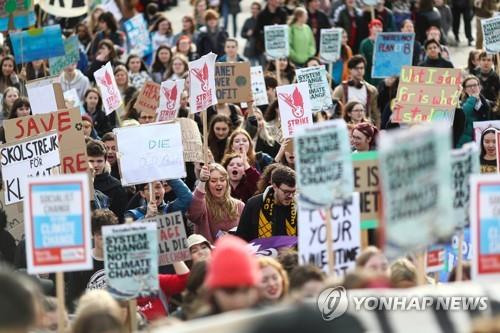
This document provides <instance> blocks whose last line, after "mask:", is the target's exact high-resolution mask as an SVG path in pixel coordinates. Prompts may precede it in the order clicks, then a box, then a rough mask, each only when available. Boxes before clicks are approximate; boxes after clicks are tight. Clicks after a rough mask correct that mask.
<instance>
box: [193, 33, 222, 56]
mask: <svg viewBox="0 0 500 333" xmlns="http://www.w3.org/2000/svg"><path fill="white" fill-rule="evenodd" d="M201 30H202V31H201V32H200V35H199V36H198V41H197V42H196V50H197V52H198V55H199V56H200V57H202V56H204V55H205V54H208V53H210V52H213V53H215V54H217V56H219V57H220V56H221V55H223V54H224V44H225V43H226V39H227V37H228V34H227V32H226V31H225V30H218V31H217V32H216V33H215V35H213V36H212V37H213V38H211V34H210V33H209V32H208V31H207V28H206V27H202V29H201Z"/></svg>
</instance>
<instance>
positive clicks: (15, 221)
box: [0, 190, 24, 243]
mask: <svg viewBox="0 0 500 333" xmlns="http://www.w3.org/2000/svg"><path fill="white" fill-rule="evenodd" d="M2 213H5V216H6V226H5V230H7V231H8V232H9V233H10V234H11V235H12V237H14V239H15V240H16V243H19V241H20V240H22V239H24V209H23V202H22V201H20V202H18V203H15V204H11V205H6V204H5V191H4V190H2V191H0V214H2Z"/></svg>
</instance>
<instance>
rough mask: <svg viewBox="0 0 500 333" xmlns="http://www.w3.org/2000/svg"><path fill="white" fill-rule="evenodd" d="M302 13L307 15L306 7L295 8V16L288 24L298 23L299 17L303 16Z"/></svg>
mask: <svg viewBox="0 0 500 333" xmlns="http://www.w3.org/2000/svg"><path fill="white" fill-rule="evenodd" d="M302 15H307V11H306V10H305V8H303V7H297V8H295V10H294V11H293V16H292V18H291V19H290V23H288V25H294V24H295V23H297V20H298V19H299V17H302Z"/></svg>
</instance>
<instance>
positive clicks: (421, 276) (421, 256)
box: [415, 250, 427, 286]
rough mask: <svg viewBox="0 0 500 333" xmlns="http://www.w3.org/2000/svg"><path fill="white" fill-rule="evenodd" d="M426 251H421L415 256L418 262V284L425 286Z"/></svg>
mask: <svg viewBox="0 0 500 333" xmlns="http://www.w3.org/2000/svg"><path fill="white" fill-rule="evenodd" d="M426 254H427V253H426V251H425V250H424V251H421V252H418V253H417V256H416V258H415V260H416V263H415V266H416V268H417V285H419V286H423V285H424V284H425V283H426V280H425V258H426Z"/></svg>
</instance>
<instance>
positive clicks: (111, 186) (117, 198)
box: [94, 172, 128, 222]
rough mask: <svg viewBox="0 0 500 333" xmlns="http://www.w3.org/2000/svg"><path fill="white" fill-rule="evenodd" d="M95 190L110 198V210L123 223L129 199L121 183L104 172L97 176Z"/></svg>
mask: <svg viewBox="0 0 500 333" xmlns="http://www.w3.org/2000/svg"><path fill="white" fill-rule="evenodd" d="M94 188H95V189H97V190H99V191H101V192H102V193H104V194H106V195H107V196H108V198H109V199H110V201H111V203H110V206H109V209H110V210H111V211H112V212H113V213H115V215H116V216H117V217H118V220H119V221H120V222H123V213H125V208H126V205H127V202H128V197H127V192H126V191H125V189H124V188H123V187H122V185H121V183H120V181H119V180H118V179H116V178H115V177H113V176H111V175H110V174H109V173H108V172H103V173H102V174H100V175H96V176H95V178H94Z"/></svg>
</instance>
